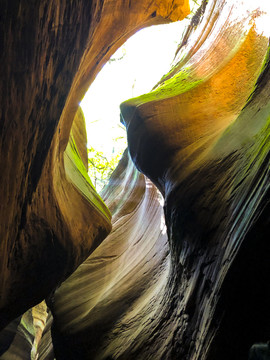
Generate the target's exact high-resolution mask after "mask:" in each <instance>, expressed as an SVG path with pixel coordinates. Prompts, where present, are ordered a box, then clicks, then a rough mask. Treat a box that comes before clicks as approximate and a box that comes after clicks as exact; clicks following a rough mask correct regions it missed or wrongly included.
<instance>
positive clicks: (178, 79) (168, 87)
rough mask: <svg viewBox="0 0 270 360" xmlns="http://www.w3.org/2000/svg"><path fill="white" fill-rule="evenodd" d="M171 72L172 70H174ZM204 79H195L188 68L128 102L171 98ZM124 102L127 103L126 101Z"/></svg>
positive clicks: (139, 102)
mask: <svg viewBox="0 0 270 360" xmlns="http://www.w3.org/2000/svg"><path fill="white" fill-rule="evenodd" d="M170 72H172V70H171V71H170ZM170 72H169V73H168V74H166V75H164V78H167V77H168V76H170ZM203 81H204V79H195V78H194V76H193V75H192V74H191V72H190V70H189V69H188V68H186V69H183V70H182V71H180V72H179V73H177V74H175V75H174V76H173V77H171V78H169V79H167V80H165V81H164V82H163V83H161V85H160V86H159V87H158V88H156V89H155V90H153V91H151V92H149V93H148V94H144V95H140V96H138V97H136V98H132V99H129V100H127V101H126V102H128V103H129V104H136V105H137V104H144V103H147V102H150V101H157V100H163V99H167V98H171V97H173V96H177V95H180V94H183V93H185V92H187V91H189V90H191V89H192V88H194V87H196V86H198V85H199V84H201V83H202V82H203ZM123 104H125V102H124V103H123Z"/></svg>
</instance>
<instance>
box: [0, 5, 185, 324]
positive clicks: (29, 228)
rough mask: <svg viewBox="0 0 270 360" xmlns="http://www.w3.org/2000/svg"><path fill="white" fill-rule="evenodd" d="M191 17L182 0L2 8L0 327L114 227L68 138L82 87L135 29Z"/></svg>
mask: <svg viewBox="0 0 270 360" xmlns="http://www.w3.org/2000/svg"><path fill="white" fill-rule="evenodd" d="M188 12H189V5H188V1H186V0H185V1H183V0H178V1H165V0H155V1H144V0H140V1H136V2H135V1H124V2H123V1H120V0H117V1H114V2H112V1H109V0H106V1H103V0H102V1H95V2H92V1H88V2H85V1H76V2H72V1H64V2H62V3H61V6H60V4H58V3H56V2H55V1H51V0H46V1H35V2H30V3H29V2H27V3H25V2H23V1H3V3H2V4H1V19H0V24H1V33H3V34H4V35H3V37H1V44H0V46H1V70H0V71H1V73H0V78H1V90H0V94H1V101H0V103H1V125H0V142H1V160H0V172H1V188H0V205H1V208H0V219H1V221H0V224H1V228H0V234H1V235H0V238H1V244H0V246H1V247H0V267H1V278H0V328H3V327H4V326H5V325H7V324H8V322H9V321H11V320H12V319H13V318H15V317H17V316H18V315H20V314H21V313H22V312H24V311H26V310H27V309H28V308H29V307H31V306H33V305H35V304H37V303H39V302H40V301H42V300H43V299H44V298H45V297H48V296H49V295H50V293H52V292H53V290H54V289H55V288H56V286H57V285H58V284H60V283H61V282H62V281H63V280H64V279H65V278H67V277H68V276H69V275H70V274H71V273H72V272H73V271H74V270H75V269H76V267H77V266H78V265H79V264H81V263H82V262H83V260H85V258H87V256H89V254H90V253H91V251H93V249H94V248H95V247H96V246H97V245H98V244H99V243H100V242H101V241H102V239H104V238H105V236H106V235H107V234H108V233H109V231H110V229H111V222H110V213H109V211H108V209H107V208H106V206H105V205H104V203H103V202H102V200H101V199H100V197H99V196H97V194H96V192H95V190H94V189H93V188H92V186H91V182H90V181H89V179H87V178H86V177H87V173H86V171H85V169H84V168H83V163H82V162H81V160H79V158H78V157H77V151H76V146H75V142H74V138H72V137H70V129H71V126H72V123H73V120H74V118H75V115H76V112H77V108H78V103H79V101H80V100H81V99H82V97H83V95H84V93H85V91H86V89H87V88H88V87H89V85H90V83H91V81H93V79H94V78H95V76H96V74H97V73H98V71H99V70H100V69H101V67H102V65H103V64H104V63H105V62H106V60H108V59H109V57H110V55H112V53H113V52H114V51H115V50H116V49H117V47H118V46H120V45H121V44H122V43H123V42H124V41H125V40H126V39H127V38H128V37H129V36H130V35H131V34H132V33H134V32H135V31H136V30H138V29H139V28H141V27H143V26H147V25H150V24H154V23H162V22H169V21H171V20H177V19H181V18H183V17H185V16H186V14H188ZM69 139H70V140H71V141H70V142H69ZM68 142H69V145H68ZM67 145H68V149H67V151H66V152H65V150H66V147H67ZM78 147H79V146H78ZM81 187H82V188H81ZM18 299H20V301H18Z"/></svg>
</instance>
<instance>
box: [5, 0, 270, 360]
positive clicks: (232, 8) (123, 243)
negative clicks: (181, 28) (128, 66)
mask: <svg viewBox="0 0 270 360" xmlns="http://www.w3.org/2000/svg"><path fill="white" fill-rule="evenodd" d="M188 11H189V7H188V4H187V2H185V1H181V0H179V1H165V0H164V1H161V0H160V1H146V0H145V1H143V0H137V1H136V2H135V1H134V2H133V1H118V0H116V1H114V2H112V1H109V0H108V1H106V0H105V1H97V2H81V1H77V2H76V3H74V2H64V3H63V4H62V6H61V7H60V6H58V5H57V4H55V3H54V2H50V1H46V2H42V4H40V3H39V2H35V4H34V3H31V4H28V5H25V4H22V3H20V2H19V1H18V2H16V1H15V2H12V3H10V2H9V3H8V2H5V3H4V4H3V12H2V13H3V15H1V16H2V17H1V27H4V28H5V36H4V38H3V40H4V41H3V44H2V43H1V46H2V47H3V50H4V51H3V52H1V54H2V58H3V60H4V61H3V64H4V65H6V67H1V79H3V82H2V84H1V86H2V90H1V92H0V94H1V100H2V99H3V100H2V101H1V104H2V107H3V109H2V117H1V128H0V136H1V137H0V138H1V157H0V159H1V160H0V166H1V176H2V177H1V184H2V187H1V188H0V200H1V202H0V205H1V212H0V219H1V222H0V223H1V245H0V246H1V252H0V258H1V259H0V266H1V280H0V281H1V282H0V284H1V285H0V287H1V290H0V295H1V308H0V309H1V310H0V320H1V321H0V324H1V327H2V328H4V330H3V331H2V332H1V333H0V351H1V355H0V356H1V359H2V358H3V359H11V358H13V357H15V358H18V359H26V358H29V357H31V358H32V359H35V358H39V359H54V357H55V358H56V359H124V360H125V359H143V360H146V359H151V360H152V359H154V360H158V359H172V360H174V359H189V360H206V359H207V360H217V359H218V360H225V359H226V360H228V359H230V360H239V359H240V360H241V359H243V360H244V359H247V357H248V349H249V348H250V346H251V345H252V344H253V343H255V342H265V341H266V340H268V339H269V338H270V309H269V303H270V290H269V286H268V284H269V281H270V262H269V254H270V242H269V238H270V236H269V226H270V204H269V195H270V189H269V184H270V181H269V177H270V172H269V156H270V153H269V147H270V142H269V130H270V127H269V126H270V123H269V119H270V103H269V90H270V89H269V87H270V79H269V78H270V73H269V69H270V65H269V64H270V60H269V38H268V37H269V34H270V29H269V27H270V26H269V24H268V23H269V21H268V19H269V14H270V9H269V5H268V4H267V2H266V1H262V2H261V3H254V2H252V1H240V0H239V1H225V0H209V1H203V3H202V6H201V8H200V9H199V11H198V12H197V14H196V15H195V16H194V17H193V19H192V21H191V23H190V26H189V27H188V28H187V29H186V31H185V33H184V34H183V37H182V42H181V44H180V45H179V49H178V51H177V54H176V58H175V61H174V64H173V67H172V69H171V71H170V72H169V73H168V74H166V75H164V77H163V78H162V79H161V81H160V82H159V83H158V84H157V85H156V87H155V88H154V89H153V91H152V92H150V93H149V94H146V95H143V96H140V97H137V98H134V99H130V100H128V101H126V102H124V103H123V104H121V117H122V121H123V122H124V123H125V125H126V128H127V134H128V143H129V146H128V148H129V149H128V151H129V153H128V152H125V154H124V156H123V158H122V160H121V162H120V163H119V165H118V167H117V169H116V170H115V172H114V173H113V175H112V177H111V179H110V182H109V184H108V186H107V187H106V188H105V189H104V191H103V193H102V197H103V200H104V202H103V200H102V199H101V198H100V197H99V195H98V194H97V193H96V192H95V189H94V188H93V186H92V184H91V180H90V179H89V178H88V175H87V157H86V155H87V154H86V149H85V144H86V134H85V125H84V121H83V116H82V114H81V113H80V110H77V106H78V102H79V101H80V99H81V98H82V96H83V95H84V92H85V91H86V89H87V87H88V86H89V84H90V82H91V81H92V80H93V79H94V77H95V76H96V74H97V72H98V71H99V70H100V68H101V66H102V64H103V63H104V62H105V61H106V60H107V59H108V58H109V56H110V54H111V53H112V52H113V51H114V50H116V48H117V47H118V46H119V45H120V44H121V43H122V42H123V41H124V40H125V39H126V38H127V37H128V36H130V35H131V34H132V33H133V32H135V31H136V30H137V29H139V28H141V27H143V26H146V25H150V24H154V23H161V22H166V21H170V20H177V19H181V18H183V17H184V16H186V15H187V13H188ZM30 19H31V21H30ZM15 35H16V36H15ZM19 54H20V57H21V59H18V56H19ZM19 60H21V61H19ZM15 104H16V111H15ZM131 159H132V160H133V162H132V160H131ZM134 164H135V165H136V167H137V169H136V168H135V166H134ZM138 170H140V171H141V172H142V173H143V174H144V175H143V174H141V173H140V172H139V171H138ZM149 179H150V180H149ZM158 189H159V190H158ZM161 193H162V195H163V197H164V200H163V198H162V196H161ZM163 201H165V203H164V211H163ZM105 203H106V205H105ZM108 209H109V210H108ZM165 224H166V225H165ZM111 226H112V230H111V233H110V234H109V235H108V236H107V237H106V235H107V234H108V233H109V231H110V229H111ZM105 237H106V238H105ZM104 238H105V240H104V241H103V242H102V240H103V239H104ZM85 259H86V260H85ZM84 260H85V261H84ZM75 269H76V270H75ZM74 270H75V271H74ZM71 273H72V275H71V276H69V275H70V274H71ZM63 280H65V281H64V282H63ZM60 283H62V284H61V286H59V285H60ZM44 298H46V299H47V305H48V306H49V309H48V308H47V307H46V306H45V303H44V302H42V303H41V304H40V305H37V304H38V303H39V302H40V301H41V300H43V299H44ZM34 305H37V306H35V307H34V308H32V309H30V307H32V306H34ZM26 310H27V311H26ZM24 311H26V313H24V314H23V315H22V313H23V312H24ZM11 320H13V321H12V322H11Z"/></svg>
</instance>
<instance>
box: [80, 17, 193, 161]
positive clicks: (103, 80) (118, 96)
mask: <svg viewBox="0 0 270 360" xmlns="http://www.w3.org/2000/svg"><path fill="white" fill-rule="evenodd" d="M187 21H188V20H184V21H181V22H179V21H178V22H176V23H171V24H168V25H156V26H151V27H149V28H146V29H143V30H140V31H138V32H137V33H136V34H135V35H133V36H132V37H131V38H130V39H129V40H128V41H127V42H126V43H125V44H124V45H123V46H122V47H121V48H120V49H118V51H117V52H116V53H115V54H114V55H113V56H112V58H113V59H119V58H121V57H122V56H123V55H124V56H123V59H122V60H118V61H111V62H108V63H107V64H106V65H105V66H104V67H103V68H102V70H101V71H100V73H99V74H98V76H97V77H96V79H95V81H94V82H93V84H92V85H91V87H90V88H89V90H88V92H87V93H86V95H85V97H84V99H83V100H82V102H81V107H82V109H83V112H84V115H85V118H86V127H87V136H88V146H90V145H91V146H92V147H93V148H95V149H96V150H98V151H103V152H104V153H105V154H106V156H107V157H110V156H111V154H112V146H113V145H114V147H115V149H114V151H115V152H118V151H121V150H122V148H125V147H126V140H125V139H122V140H119V141H118V142H117V144H116V143H114V144H113V145H112V138H116V137H118V136H125V131H122V132H121V130H120V132H119V124H120V111H119V105H120V103H121V102H122V101H124V100H127V99H129V98H131V97H134V96H137V95H141V94H144V93H147V92H149V91H150V90H151V89H152V88H153V86H154V85H155V84H156V83H157V82H158V81H159V80H160V79H161V77H162V76H163V75H164V74H166V73H167V72H168V71H169V70H170V64H171V63H172V61H173V58H174V54H175V51H176V48H177V45H178V43H179V42H180V39H181V34H182V32H183V29H184V27H185V25H186V24H187ZM104 129H106V131H104Z"/></svg>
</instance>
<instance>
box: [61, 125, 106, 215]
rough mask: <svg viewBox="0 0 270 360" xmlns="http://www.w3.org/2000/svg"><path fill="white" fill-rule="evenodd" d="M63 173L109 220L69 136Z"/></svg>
mask: <svg viewBox="0 0 270 360" xmlns="http://www.w3.org/2000/svg"><path fill="white" fill-rule="evenodd" d="M64 164H65V171H66V175H67V177H68V180H69V181H70V182H71V183H72V184H73V185H74V186H75V187H76V188H77V189H78V190H79V191H80V193H81V194H82V195H83V196H84V197H85V198H86V199H87V200H88V201H89V202H90V203H91V204H92V205H93V206H94V207H95V208H96V210H97V211H98V212H99V213H100V214H102V216H104V217H105V218H106V219H108V220H110V219H111V213H110V211H109V209H108V208H107V206H106V205H105V204H104V202H103V200H102V199H101V197H100V196H99V194H98V193H97V192H96V190H95V188H94V186H93V184H92V182H91V180H90V178H89V176H88V173H87V170H86V168H85V166H84V164H83V162H82V159H81V157H80V155H79V152H78V149H77V147H76V143H75V141H74V138H73V136H72V132H71V134H70V139H69V143H68V146H67V148H66V150H65V154H64Z"/></svg>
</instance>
